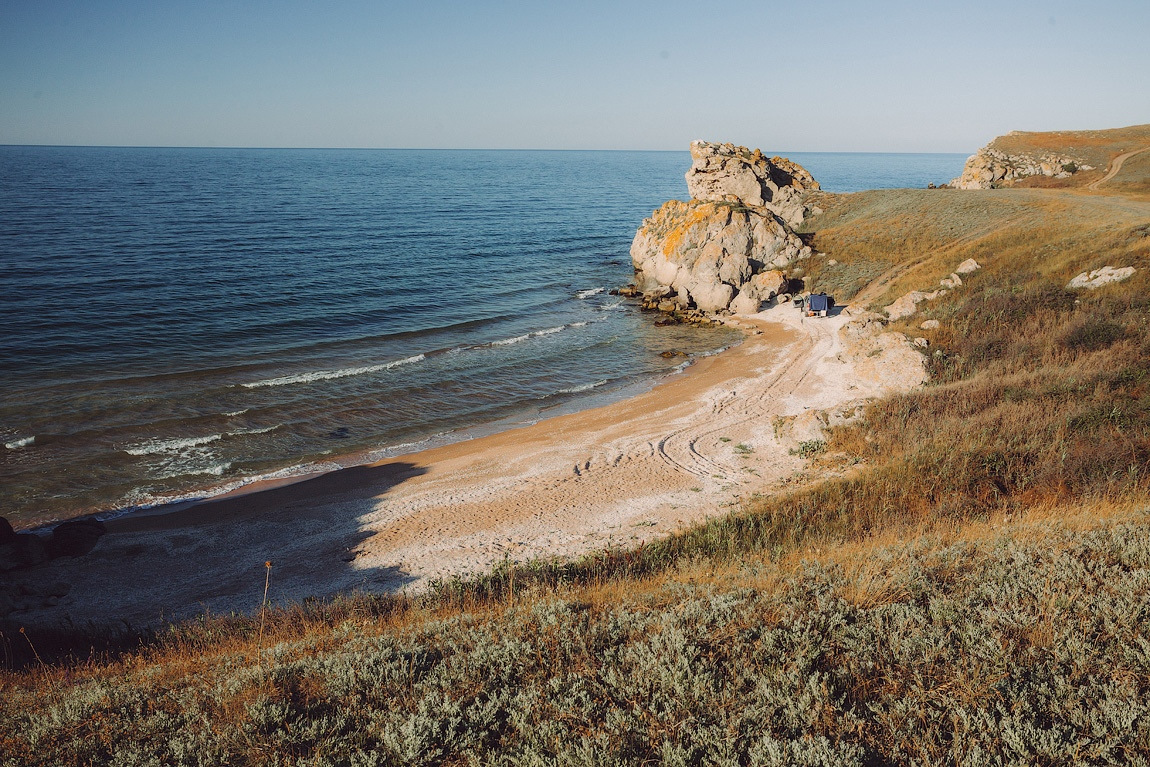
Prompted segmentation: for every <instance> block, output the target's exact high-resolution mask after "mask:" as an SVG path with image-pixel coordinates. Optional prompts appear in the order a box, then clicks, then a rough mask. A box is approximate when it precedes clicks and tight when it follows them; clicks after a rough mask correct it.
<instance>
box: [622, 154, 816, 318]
mask: <svg viewBox="0 0 1150 767" xmlns="http://www.w3.org/2000/svg"><path fill="white" fill-rule="evenodd" d="M691 160H692V162H691V169H690V170H688V171H687V189H688V191H690V193H691V197H692V199H691V200H690V201H689V202H681V201H679V200H671V201H670V202H667V203H666V204H664V205H663V207H661V208H659V209H658V210H656V211H655V212H654V213H653V214H652V215H651V217H650V218H648V219H646V220H645V221H644V222H643V226H642V227H640V228H639V231H638V232H636V234H635V239H634V241H633V242H632V243H631V261H632V262H633V263H634V265H635V275H636V281H637V283H638V286H639V288H640V289H641V290H643V291H647V292H658V293H660V294H661V295H662V296H665V297H666V298H668V299H669V300H671V301H673V302H675V303H676V304H677V305H678V306H680V307H683V308H687V307H691V306H693V307H695V308H697V309H699V310H700V311H703V312H717V311H721V310H723V309H727V308H733V309H734V310H736V311H737V312H740V313H753V312H756V311H758V310H759V308H760V306H761V304H762V302H763V301H769V300H771V299H772V298H774V297H775V296H776V295H777V294H778V293H780V292H782V291H783V290H784V289H785V287H786V284H787V277H786V273H785V270H786V269H787V267H789V266H790V265H791V264H793V263H794V262H795V261H797V260H799V259H801V258H805V257H806V256H808V255H810V252H811V251H810V248H809V247H806V246H804V245H803V243H802V241H801V240H800V239H799V238H798V236H797V235H796V234H795V233H794V232H793V231H792V230H791V227H792V226H796V225H798V224H799V223H801V222H802V220H803V217H804V216H805V215H806V214H807V213H808V212H809V211H810V210H811V209H810V207H809V205H808V204H807V203H806V201H805V193H806V192H808V191H811V190H816V189H818V188H819V185H818V182H816V181H815V180H814V179H813V178H811V174H810V173H808V172H807V171H806V169H804V168H803V167H802V166H800V165H798V164H796V163H793V162H791V161H789V160H786V159H784V158H782V157H773V158H771V159H767V158H766V157H765V156H764V155H763V153H762V152H760V151H759V150H758V149H755V150H753V151H752V150H749V149H747V148H746V147H739V146H733V145H731V144H711V143H707V142H704V141H695V142H692V143H691Z"/></svg>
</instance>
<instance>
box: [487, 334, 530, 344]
mask: <svg viewBox="0 0 1150 767" xmlns="http://www.w3.org/2000/svg"><path fill="white" fill-rule="evenodd" d="M530 337H531V334H530V333H525V334H523V335H521V336H515V337H514V338H504V339H503V340H502V341H492V342H491V345H492V346H510V345H511V344H517V343H519V342H521V341H526V340H527V339H528V338H530Z"/></svg>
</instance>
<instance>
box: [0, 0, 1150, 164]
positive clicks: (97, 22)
mask: <svg viewBox="0 0 1150 767" xmlns="http://www.w3.org/2000/svg"><path fill="white" fill-rule="evenodd" d="M1148 33H1150V1H1148V0H1094V1H1093V2H1089V3H1087V2H1083V1H1082V0H1074V1H1073V2H1062V1H1056V2H1012V1H1011V0H999V1H998V2H984V1H983V0H975V1H973V2H936V1H935V0H916V1H915V2H884V1H883V0H872V1H871V2H861V1H857V2H830V1H826V2H820V0H788V2H774V1H763V2H747V1H743V0H724V1H723V2H719V3H708V2H698V0H696V2H692V3H687V2H680V0H664V2H627V0H615V1H614V2H597V1H596V0H589V1H588V2H579V0H565V1H564V2H540V1H537V2H483V1H482V0H473V1H472V2H444V1H441V0H404V2H395V1H392V0H383V1H382V2H381V1H378V0H377V1H376V2H358V1H354V2H353V1H349V0H326V1H325V2H318V1H317V2H313V1H311V0H279V1H278V2H266V1H265V0H240V1H239V2H237V1H236V0H221V1H220V2H215V1H202V0H87V1H86V2H81V1H80V0H72V1H71V2H64V1H62V0H0V144H68V145H114V146H242V147H396V148H461V149H462V148H492V149H503V148H524V149H526V148H531V149H650V150H661V149H677V150H683V149H686V147H687V145H688V143H689V142H690V141H691V140H692V139H696V138H702V139H706V140H709V141H732V142H734V143H736V144H743V145H746V146H756V147H762V148H763V149H764V150H765V151H784V150H788V151H810V152H813V151H824V152H844V151H847V152H849V151H863V152H966V153H970V152H973V151H974V150H975V149H977V148H978V147H979V146H981V145H983V144H985V143H986V142H987V141H989V140H990V139H992V138H993V137H994V136H996V135H1000V134H1002V133H1006V132H1007V131H1010V130H1072V129H1083V128H1108V127H1120V126H1125V125H1134V124H1141V123H1150V44H1148V42H1147V41H1148V39H1150V38H1148Z"/></svg>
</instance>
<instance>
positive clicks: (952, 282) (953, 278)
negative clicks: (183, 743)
mask: <svg viewBox="0 0 1150 767" xmlns="http://www.w3.org/2000/svg"><path fill="white" fill-rule="evenodd" d="M938 284H939V285H942V286H943V287H944V288H949V289H951V290H954V289H955V288H957V287H961V286H962V278H961V277H959V276H958V275H957V274H955V273H954V272H951V275H950V276H949V277H943V278H942V279H941V280H939V281H938Z"/></svg>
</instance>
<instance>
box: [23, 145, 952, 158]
mask: <svg viewBox="0 0 1150 767" xmlns="http://www.w3.org/2000/svg"><path fill="white" fill-rule="evenodd" d="M9 147H23V148H30V149H251V150H259V151H273V150H298V151H350V152H649V153H657V152H677V153H682V152H689V151H690V150H689V149H589V148H581V149H573V148H565V149H563V148H549V147H384V146H375V147H373V146H255V145H241V144H235V145H231V144H229V145H214V146H208V145H197V144H31V143H27V144H25V143H17V144H9V143H4V142H0V148H9ZM771 151H773V152H780V153H791V154H954V155H958V154H969V152H965V151H964V152H941V151H939V152H899V151H889V150H887V151H880V150H857V149H856V150H821V149H789V150H771Z"/></svg>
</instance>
